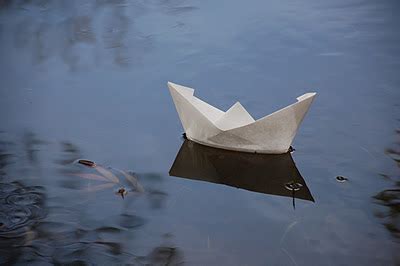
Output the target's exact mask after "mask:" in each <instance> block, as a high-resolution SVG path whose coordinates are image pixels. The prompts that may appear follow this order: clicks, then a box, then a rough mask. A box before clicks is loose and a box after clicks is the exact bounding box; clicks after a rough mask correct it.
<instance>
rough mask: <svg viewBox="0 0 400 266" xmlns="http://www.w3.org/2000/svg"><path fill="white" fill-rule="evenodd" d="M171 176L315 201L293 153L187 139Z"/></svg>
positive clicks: (176, 159)
mask: <svg viewBox="0 0 400 266" xmlns="http://www.w3.org/2000/svg"><path fill="white" fill-rule="evenodd" d="M169 175H170V176H176V177H181V178H187V179H193V180H201V181H206V182H211V183H216V184H224V185H228V186H231V187H236V188H241V189H245V190H249V191H254V192H259V193H264V194H270V195H277V196H284V197H291V198H293V200H294V199H295V198H298V199H302V200H308V201H312V202H314V198H313V196H312V195H311V192H310V190H309V189H308V187H307V185H306V182H305V181H304V179H303V177H302V176H301V174H300V172H299V170H298V169H297V167H296V164H295V162H294V161H293V158H292V156H291V154H290V153H285V154H256V153H244V152H237V151H229V150H223V149H217V148H212V147H208V146H204V145H201V144H198V143H195V142H193V141H190V140H185V141H184V143H183V144H182V146H181V148H180V150H179V152H178V155H177V156H176V158H175V161H174V163H173V165H172V167H171V169H170V171H169ZM293 205H294V201H293Z"/></svg>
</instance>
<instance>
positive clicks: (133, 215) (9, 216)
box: [0, 132, 183, 265]
mask: <svg viewBox="0 0 400 266" xmlns="http://www.w3.org/2000/svg"><path fill="white" fill-rule="evenodd" d="M3 138H4V139H7V137H5V136H3ZM21 138H22V141H20V145H11V144H12V143H13V142H11V141H6V140H4V141H2V142H1V155H2V156H1V157H0V158H1V164H0V170H2V171H1V173H2V174H1V179H0V264H7V265H8V264H26V263H34V264H36V263H39V264H42V263H51V264H70V263H73V264H93V263H102V264H104V263H108V264H120V263H123V264H125V263H131V264H137V265H148V264H151V265H177V264H181V263H183V253H182V251H181V250H180V249H179V248H178V247H176V246H175V245H174V244H173V242H174V241H173V235H172V234H169V233H161V234H160V235H159V239H160V241H161V243H160V245H159V246H157V244H155V241H152V242H151V246H149V247H147V248H146V249H143V248H141V249H139V250H135V249H134V248H132V246H135V244H134V243H135V242H136V241H141V240H140V239H141V238H142V237H141V236H137V234H138V232H139V231H138V230H141V229H143V227H144V226H145V225H146V224H147V223H148V222H149V218H146V215H148V213H147V214H146V212H147V210H151V209H162V208H163V206H164V203H163V202H164V201H165V200H166V197H167V196H168V194H167V193H166V192H164V191H163V189H162V188H161V186H160V182H161V181H162V177H161V176H159V175H158V174H139V175H138V176H140V178H141V179H143V182H141V181H138V182H141V183H143V186H144V187H145V189H143V191H141V193H134V192H133V191H130V192H129V193H128V194H127V195H126V197H125V199H121V198H120V197H118V196H117V195H115V187H119V186H125V187H128V186H129V185H130V186H132V183H131V181H130V180H126V179H124V177H127V176H128V177H131V178H132V176H130V175H127V174H126V173H125V172H123V171H116V170H112V169H111V168H109V170H108V169H106V167H105V168H100V166H98V167H99V169H101V170H100V171H99V172H101V173H103V174H104V176H106V177H107V176H110V175H114V174H113V172H115V173H116V175H115V176H113V177H114V178H117V181H116V182H117V183H116V184H115V186H112V187H104V189H102V190H91V189H90V188H91V187H96V186H97V185H98V184H96V182H97V183H99V182H98V181H97V180H96V179H94V180H92V181H93V182H90V180H89V181H88V180H87V179H83V178H81V177H80V176H79V174H80V175H81V176H82V175H83V176H84V174H85V171H84V170H86V173H89V172H88V171H87V170H88V169H85V168H88V167H85V166H79V165H77V164H76V162H75V159H76V158H77V157H80V156H81V154H82V152H81V151H80V148H79V147H78V146H77V145H76V144H73V143H71V142H68V141H66V142H61V143H50V142H44V141H41V140H40V139H39V138H38V137H37V135H36V134H34V133H32V132H26V133H24V134H23V135H22V137H21ZM42 144H46V145H45V146H41V145H42ZM44 147H46V148H44ZM50 147H53V148H54V151H55V152H50V151H51V148H50ZM60 147H61V150H59V149H60ZM19 148H21V149H19ZM39 152H40V153H41V156H38V153H39ZM48 153H50V154H48ZM49 155H50V156H49ZM54 155H56V157H58V158H60V159H56V160H50V161H46V160H48V159H50V158H52V157H53V156H54ZM9 157H15V158H18V160H16V162H15V163H14V164H11V162H10V161H9V159H8V158H9ZM40 165H41V167H39V166H40ZM43 166H44V167H43ZM19 168H22V170H19ZM27 169H30V171H28V173H30V174H32V173H34V175H33V177H32V178H23V177H18V176H17V177H13V178H10V175H12V176H14V175H15V174H16V173H23V172H27ZM89 170H90V169H89ZM112 171H113V172H112ZM76 173H77V174H78V175H77V176H73V174H76ZM117 173H118V175H117ZM121 173H124V174H123V175H122V174H121ZM92 175H93V176H95V175H94V174H92ZM132 175H133V174H132ZM24 179H26V182H27V183H32V182H33V183H36V184H43V186H42V185H26V184H24V183H25V181H22V180H24ZM15 180H21V181H15ZM104 180H106V179H105V178H104ZM114 181H115V180H114ZM100 183H101V182H100ZM103 183H104V182H103ZM133 184H134V185H136V186H133V187H132V189H137V186H138V185H139V184H135V183H133ZM112 185H114V184H112ZM45 187H46V188H45ZM47 189H50V190H47ZM141 199H144V200H145V202H144V203H146V201H147V204H143V202H142V203H139V204H138V203H136V201H143V200H141ZM104 204H106V206H107V207H105V206H104ZM110 204H111V205H110ZM139 243H140V242H139Z"/></svg>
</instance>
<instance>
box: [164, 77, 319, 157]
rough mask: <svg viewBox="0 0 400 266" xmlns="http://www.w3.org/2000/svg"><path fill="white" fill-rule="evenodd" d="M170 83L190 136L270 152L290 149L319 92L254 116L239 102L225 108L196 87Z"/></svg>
mask: <svg viewBox="0 0 400 266" xmlns="http://www.w3.org/2000/svg"><path fill="white" fill-rule="evenodd" d="M168 87H169V91H170V93H171V96H172V99H173V100H174V103H175V107H176V110H177V111H178V115H179V118H180V120H181V122H182V126H183V129H184V131H185V134H186V137H187V138H188V139H190V140H193V141H195V142H198V143H201V144H204V145H208V146H212V147H216V148H222V149H228V150H236V151H244V152H256V153H270V154H281V153H286V152H287V151H288V150H289V147H290V145H291V144H292V141H293V139H294V137H295V135H296V132H297V129H298V128H299V125H300V123H301V122H302V121H303V118H304V116H305V115H306V113H307V111H308V109H309V108H310V105H311V103H312V101H313V99H314V97H315V95H316V93H314V92H311V93H306V94H304V95H302V96H300V97H298V98H297V102H296V103H294V104H291V105H289V106H287V107H285V108H282V109H280V110H278V111H276V112H274V113H272V114H270V115H267V116H265V117H263V118H260V119H258V120H254V118H253V117H251V115H250V114H249V113H248V112H247V111H246V109H244V107H243V106H242V105H241V104H240V103H239V102H237V103H235V104H234V105H233V106H232V107H231V108H229V110H228V111H226V112H223V111H221V110H219V109H217V108H215V107H214V106H211V105H209V104H208V103H206V102H204V101H202V100H200V99H199V98H196V97H195V96H194V89H191V88H188V87H184V86H181V85H178V84H174V83H172V82H168Z"/></svg>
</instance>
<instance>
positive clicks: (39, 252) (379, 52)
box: [0, 0, 400, 265]
mask: <svg viewBox="0 0 400 266" xmlns="http://www.w3.org/2000/svg"><path fill="white" fill-rule="evenodd" d="M398 11H399V4H398V3H397V1H369V0H365V1H355V0H351V1H347V0H346V1H311V0H307V1H297V2H294V1H274V0H272V1H259V0H252V1H217V2H216V1H191V0H169V1H161V0H151V1H63V2H61V1H54V2H53V1H46V0H44V1H0V47H1V49H0V58H1V61H0V73H1V74H0V78H1V82H0V121H1V123H0V141H1V142H0V201H1V209H0V222H1V224H0V263H17V264H26V263H31V264H34V263H36V264H46V263H48V264H51V263H70V262H81V263H100V262H101V263H133V264H138V265H141V264H160V265H165V264H168V263H169V264H188V265H367V264H368V265H395V264H398V263H399V262H400V258H399V255H398V249H399V237H400V234H399V232H400V223H399V198H400V196H399V187H398V182H399V165H398V162H399V146H398V138H399V131H398V128H399V118H400V117H399V99H400V97H399V96H400V90H399V86H400V76H399V75H398V73H399V70H400V63H399V62H400V60H399V59H400V48H399V47H400V46H399V45H398V44H399V41H400V33H399V31H398V28H399V25H400V24H399V23H400V21H399V16H397V14H398ZM167 81H173V82H176V83H178V84H183V85H186V86H190V87H194V88H195V89H196V94H197V96H199V97H200V98H202V99H205V100H207V101H208V102H210V103H211V104H213V105H215V106H217V107H219V108H221V109H223V110H227V109H228V108H229V107H230V106H231V105H232V104H234V103H235V102H236V101H237V100H240V102H241V103H242V104H243V105H244V106H245V107H246V108H247V109H248V110H249V112H250V113H251V114H253V115H254V117H255V118H260V117H262V116H264V115H265V114H268V113H270V112H272V111H274V110H277V109H278V108H281V107H283V106H285V105H287V104H290V103H292V102H294V101H295V98H296V97H297V96H299V95H302V94H303V93H305V92H308V91H316V92H317V93H318V96H317V98H316V100H315V101H314V103H313V106H312V107H311V110H310V112H309V113H308V115H307V117H306V119H305V120H304V122H303V124H302V126H301V128H300V131H299V133H298V135H297V137H296V139H295V141H294V143H293V146H294V147H295V148H296V151H295V152H294V153H293V154H292V155H291V160H292V161H291V163H290V164H289V165H288V169H294V168H295V169H296V171H297V172H298V173H299V174H300V176H301V178H302V179H298V180H299V182H300V181H301V182H300V183H301V184H303V187H302V188H303V189H304V188H307V189H308V190H309V192H310V194H311V195H312V198H313V200H314V201H311V200H304V199H300V198H296V197H294V198H293V197H291V196H285V195H276V193H275V194H274V193H269V194H268V193H263V192H262V191H261V192H260V191H258V192H256V191H254V189H253V190H251V189H249V187H247V188H246V187H243V184H241V185H242V186H239V185H237V184H236V183H235V182H234V181H236V180H235V179H234V177H231V178H232V179H228V181H227V180H225V181H224V180H222V181H221V180H220V181H221V182H216V181H215V180H211V181H212V182H206V181H210V180H207V176H206V175H202V174H201V173H200V175H201V176H192V178H193V179H188V178H181V177H175V176H170V175H169V171H170V168H171V166H172V165H173V162H174V161H175V159H176V156H177V154H178V151H179V150H180V147H181V145H182V144H183V140H182V139H181V133H182V127H181V125H180V121H179V119H178V116H177V114H176V111H175V109H174V106H173V103H172V100H171V98H170V95H169V93H168V89H167V86H166V83H167ZM396 130H397V131H396ZM79 158H87V159H90V160H93V161H95V162H96V163H97V164H98V165H99V166H100V167H103V169H106V170H107V171H111V172H112V173H113V174H114V175H115V176H116V177H117V179H118V180H119V181H118V182H113V181H110V179H107V177H104V173H107V172H104V171H103V175H102V174H101V173H99V172H97V170H96V169H94V168H93V169H92V168H88V167H86V168H85V167H84V166H82V165H77V164H76V163H74V161H75V160H76V159H79ZM216 158H217V159H218V158H219V159H218V160H216V161H214V162H218V163H217V164H216V165H221V163H222V164H223V165H225V164H229V162H230V161H231V160H233V161H234V160H235V159H234V158H233V159H232V158H231V159H229V160H223V159H224V158H229V156H226V157H223V158H222V161H221V160H220V159H221V157H216ZM293 164H295V165H294V166H293ZM248 165H250V166H246V167H249V168H251V167H254V165H253V166H251V163H250V164H248ZM220 167H221V166H219V167H217V170H218V169H221V168H220ZM269 167H272V168H269V170H267V171H268V173H266V175H265V178H268V179H272V181H273V180H279V179H273V178H274V177H273V176H271V172H269V171H272V172H273V171H274V170H271V169H276V168H275V166H274V164H273V165H272V166H269ZM293 167H294V168H293ZM266 169H268V167H266ZM283 169H284V168H283ZM118 170H122V171H124V172H123V173H130V172H129V171H133V172H135V176H136V177H137V180H138V182H139V183H140V185H141V186H143V188H144V192H142V193H139V192H137V191H135V190H134V188H133V191H128V193H127V194H126V195H125V196H124V199H123V198H122V197H121V196H120V195H119V194H116V192H117V191H118V190H119V188H120V187H129V186H130V185H132V183H130V182H128V181H129V180H126V177H125V176H124V175H123V174H122V173H121V172H120V171H118ZM251 171H254V168H251V169H249V173H251ZM238 172H240V173H238V178H243V175H244V176H245V174H243V173H245V171H243V172H241V171H238ZM88 174H93V175H98V176H97V177H94V176H92V177H94V178H92V179H88V178H83V177H82V176H85V175H86V177H88ZM192 174H193V173H192ZM196 174H197V175H198V172H196ZM204 174H207V173H204ZM219 174H221V172H219ZM106 175H107V174H106ZM108 175H109V174H108ZM296 175H297V174H296ZM338 175H343V176H345V177H347V178H348V181H347V182H343V183H340V182H337V180H336V176H338ZM99 176H103V177H104V178H105V179H104V180H103V181H102V180H100V179H102V178H103V177H99ZM224 177H225V178H230V177H229V176H224ZM257 178H258V176H257ZM195 179H200V180H195ZM249 179H250V180H251V178H249ZM229 180H231V181H229ZM240 180H242V179H240ZM245 181H247V180H246V179H245ZM396 182H397V183H396ZM221 183H222V184H221ZM286 183H288V182H286V181H285V182H283V183H282V182H281V184H282V185H283V186H284V185H285V184H286ZM235 184H236V185H235ZM265 184H267V187H269V186H268V185H269V184H270V183H268V182H266V183H265ZM250 185H254V183H251V184H250ZM260 186H261V185H260ZM260 186H257V185H256V188H259V187H260ZM237 187H239V188H237ZM302 188H300V189H302ZM283 191H285V190H283ZM294 199H295V208H294V205H293V200H294Z"/></svg>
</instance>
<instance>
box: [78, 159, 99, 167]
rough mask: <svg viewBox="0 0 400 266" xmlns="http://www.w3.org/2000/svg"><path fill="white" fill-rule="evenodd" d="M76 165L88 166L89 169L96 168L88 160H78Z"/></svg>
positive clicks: (94, 164)
mask: <svg viewBox="0 0 400 266" xmlns="http://www.w3.org/2000/svg"><path fill="white" fill-rule="evenodd" d="M78 163H80V164H83V165H86V166H89V167H96V163H95V162H93V161H89V160H84V159H81V160H78Z"/></svg>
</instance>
